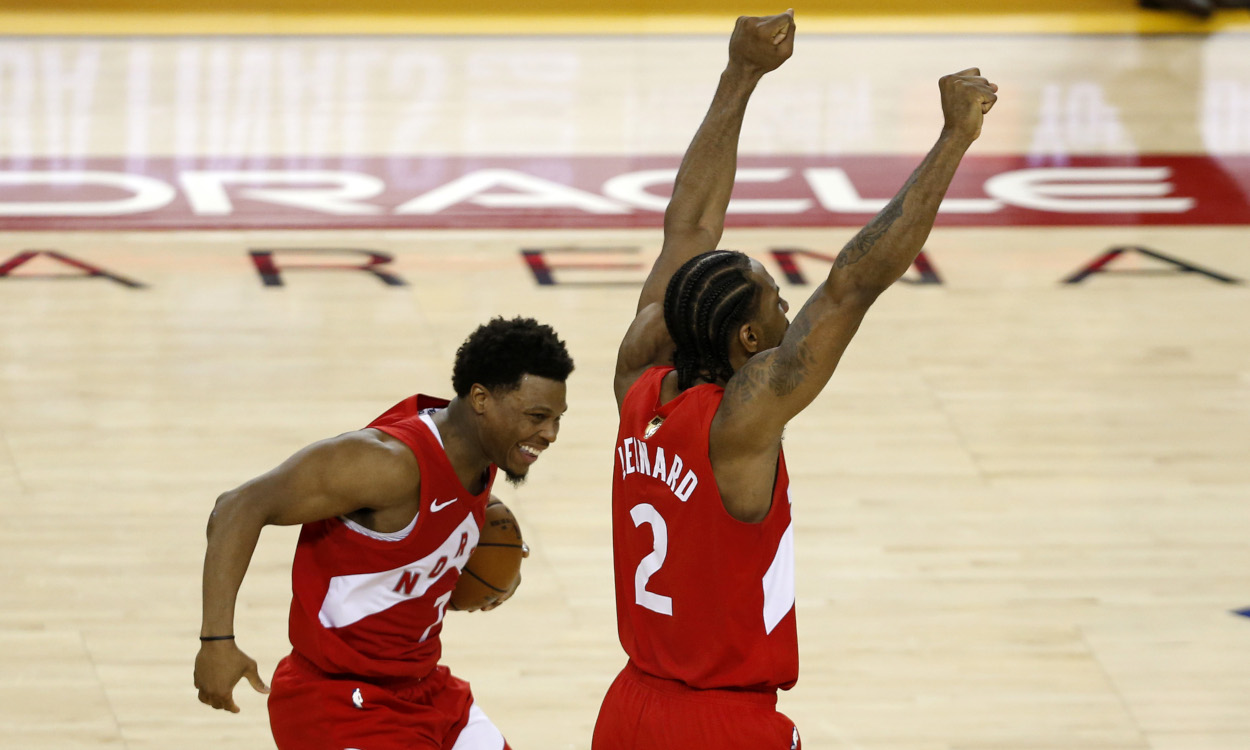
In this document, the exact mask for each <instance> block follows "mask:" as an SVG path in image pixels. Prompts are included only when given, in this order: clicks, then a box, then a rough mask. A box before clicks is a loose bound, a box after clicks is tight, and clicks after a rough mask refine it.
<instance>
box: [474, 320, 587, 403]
mask: <svg viewBox="0 0 1250 750" xmlns="http://www.w3.org/2000/svg"><path fill="white" fill-rule="evenodd" d="M571 372H573V358H572V357H570V356H569V352H568V349H566V348H565V347H564V342H563V341H561V340H560V338H559V337H558V336H556V332H555V331H554V330H552V328H551V326H545V325H542V324H541V323H539V322H538V321H536V320H534V319H533V318H521V317H516V318H513V319H511V320H504V319H503V318H493V319H492V320H491V321H490V322H489V323H486V324H484V325H481V326H478V329H477V330H476V331H474V332H473V333H471V334H470V335H469V337H468V338H467V339H465V340H464V343H463V344H461V345H460V349H459V350H457V351H456V366H455V368H454V369H453V370H452V374H451V385H452V388H454V389H455V391H456V395H457V396H460V397H464V396H467V395H469V390H470V389H471V388H473V385H474V383H477V384H479V385H481V386H483V387H485V388H487V389H489V390H491V391H495V390H498V389H503V390H506V391H511V390H515V389H517V388H520V387H521V378H522V377H523V376H525V375H537V376H538V377H540V378H549V379H551V380H558V381H560V382H561V383H563V382H564V381H565V380H566V379H567V378H568V377H569V373H571Z"/></svg>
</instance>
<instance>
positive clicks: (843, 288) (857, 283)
mask: <svg viewBox="0 0 1250 750" xmlns="http://www.w3.org/2000/svg"><path fill="white" fill-rule="evenodd" d="M890 283H891V282H889V281H881V280H876V279H872V278H864V277H862V276H861V277H855V276H852V277H841V278H837V279H830V283H828V284H826V285H825V294H827V295H829V296H830V297H831V298H832V301H833V303H834V304H835V305H836V306H837V307H838V308H839V309H843V310H851V309H854V310H859V311H861V312H863V311H867V310H868V308H870V307H872V305H873V303H874V302H876V301H877V298H878V297H880V296H881V293H882V292H884V291H885V290H886V289H889V288H890Z"/></svg>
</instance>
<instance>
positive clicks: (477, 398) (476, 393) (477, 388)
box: [468, 383, 491, 416]
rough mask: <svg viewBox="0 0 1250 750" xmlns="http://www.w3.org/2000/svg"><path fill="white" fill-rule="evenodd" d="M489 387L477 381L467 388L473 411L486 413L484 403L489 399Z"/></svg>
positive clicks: (480, 413)
mask: <svg viewBox="0 0 1250 750" xmlns="http://www.w3.org/2000/svg"><path fill="white" fill-rule="evenodd" d="M490 397H491V394H490V389H489V388H487V387H486V386H484V385H481V384H479V383H474V384H473V387H471V388H470V389H469V398H468V401H469V405H470V406H472V407H473V413H474V414H477V415H479V416H480V415H482V414H485V413H486V403H487V402H488V401H490Z"/></svg>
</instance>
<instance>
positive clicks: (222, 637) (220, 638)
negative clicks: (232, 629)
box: [200, 635, 234, 641]
mask: <svg viewBox="0 0 1250 750" xmlns="http://www.w3.org/2000/svg"><path fill="white" fill-rule="evenodd" d="M200 640H201V641H233V640H234V636H232V635H202V636H200Z"/></svg>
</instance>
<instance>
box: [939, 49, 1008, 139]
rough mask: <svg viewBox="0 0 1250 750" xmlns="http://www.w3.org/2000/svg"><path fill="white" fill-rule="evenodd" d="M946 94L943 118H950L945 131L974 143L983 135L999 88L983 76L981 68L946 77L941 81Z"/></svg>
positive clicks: (943, 93) (943, 99)
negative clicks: (986, 120)
mask: <svg viewBox="0 0 1250 750" xmlns="http://www.w3.org/2000/svg"><path fill="white" fill-rule="evenodd" d="M938 88H939V89H940V90H941V92H942V115H943V116H944V117H945V118H946V125H945V127H944V128H943V132H946V133H949V134H950V135H953V136H956V137H958V138H961V139H964V140H966V141H967V142H968V143H972V142H973V141H975V140H976V139H977V137H978V136H979V135H981V123H982V122H983V121H984V119H985V115H986V114H988V113H989V111H990V108H991V107H993V106H994V102H996V101H998V94H997V92H998V86H997V84H993V83H990V82H989V81H988V80H986V79H985V78H982V77H981V69H980V68H968V69H967V70H961V71H959V72H958V73H952V74H951V75H948V76H943V77H942V78H941V80H939V81H938Z"/></svg>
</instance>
